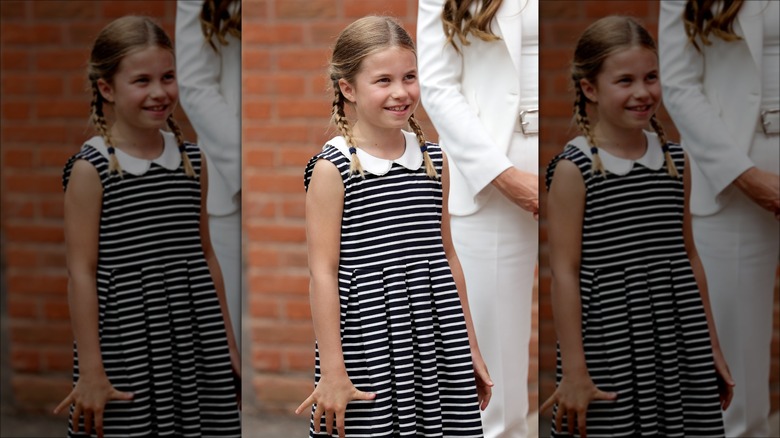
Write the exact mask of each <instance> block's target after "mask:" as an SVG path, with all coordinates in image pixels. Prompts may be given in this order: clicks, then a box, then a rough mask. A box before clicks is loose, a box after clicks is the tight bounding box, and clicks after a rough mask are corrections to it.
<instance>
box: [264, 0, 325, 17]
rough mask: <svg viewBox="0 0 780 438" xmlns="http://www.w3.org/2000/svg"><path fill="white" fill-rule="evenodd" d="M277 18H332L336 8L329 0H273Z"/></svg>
mask: <svg viewBox="0 0 780 438" xmlns="http://www.w3.org/2000/svg"><path fill="white" fill-rule="evenodd" d="M275 6H276V14H277V17H278V18H283V19H286V18H316V19H317V20H322V19H326V18H334V17H335V16H336V8H335V7H334V5H333V2H332V1H330V0H275Z"/></svg>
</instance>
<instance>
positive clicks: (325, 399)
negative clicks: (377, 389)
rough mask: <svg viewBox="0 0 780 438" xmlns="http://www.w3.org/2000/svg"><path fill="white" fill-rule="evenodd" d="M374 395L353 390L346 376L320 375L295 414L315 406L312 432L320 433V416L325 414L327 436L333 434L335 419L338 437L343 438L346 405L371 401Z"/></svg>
mask: <svg viewBox="0 0 780 438" xmlns="http://www.w3.org/2000/svg"><path fill="white" fill-rule="evenodd" d="M375 398H376V394H375V393H370V392H363V391H360V390H358V389H357V388H355V385H353V384H352V381H351V380H349V377H347V375H346V374H342V375H341V376H339V377H326V376H325V375H322V377H321V378H320V382H319V384H318V385H317V387H316V388H314V392H312V393H311V395H310V396H309V397H308V398H307V399H306V400H304V402H303V403H301V405H300V406H298V409H296V410H295V413H296V414H300V413H301V412H303V410H304V409H306V408H308V407H309V406H311V405H312V404H315V403H316V404H317V408H316V409H315V410H314V418H313V421H314V432H315V433H320V420H321V419H322V414H325V425H326V426H325V427H326V430H327V432H328V435H332V434H333V417H334V416H335V417H336V428H337V429H338V432H339V437H340V438H344V437H345V432H344V412H345V411H346V409H347V403H349V402H351V401H352V400H373V399H375Z"/></svg>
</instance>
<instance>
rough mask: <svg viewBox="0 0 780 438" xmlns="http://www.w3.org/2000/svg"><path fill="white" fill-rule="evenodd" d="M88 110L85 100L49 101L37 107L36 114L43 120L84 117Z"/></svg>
mask: <svg viewBox="0 0 780 438" xmlns="http://www.w3.org/2000/svg"><path fill="white" fill-rule="evenodd" d="M87 108H88V106H87V103H86V102H85V101H83V100H49V101H47V102H41V103H38V104H37V105H36V107H35V113H36V114H37V115H38V117H40V118H43V119H46V118H63V117H83V115H84V113H85V112H86V111H85V110H87ZM87 111H88V110H87Z"/></svg>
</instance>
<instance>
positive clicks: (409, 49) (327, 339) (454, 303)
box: [296, 17, 492, 437]
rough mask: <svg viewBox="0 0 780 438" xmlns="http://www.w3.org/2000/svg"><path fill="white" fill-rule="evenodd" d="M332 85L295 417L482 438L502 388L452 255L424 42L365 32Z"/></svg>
mask: <svg viewBox="0 0 780 438" xmlns="http://www.w3.org/2000/svg"><path fill="white" fill-rule="evenodd" d="M330 80H331V83H332V86H333V90H334V100H333V121H334V122H335V124H336V125H337V126H338V129H339V131H340V133H341V135H340V136H337V137H335V138H333V139H331V140H330V141H328V142H327V144H326V145H325V147H324V148H323V151H322V152H320V153H319V154H317V155H316V156H315V157H314V158H312V159H311V161H310V162H309V164H308V166H307V167H306V172H305V185H306V189H307V194H306V230H307V240H308V250H309V270H310V272H311V288H310V294H311V307H312V319H313V321H314V331H315V335H316V339H317V341H316V362H315V385H316V386H315V389H314V392H313V393H312V394H311V396H309V397H308V398H307V399H306V400H305V401H304V402H303V403H302V404H301V405H300V406H299V407H298V409H297V410H296V413H301V412H303V411H304V410H305V409H306V408H307V407H309V406H311V405H313V406H312V409H311V426H310V431H309V434H310V436H322V435H321V434H325V433H327V436H331V435H334V434H336V433H337V434H338V436H340V437H344V436H381V437H401V436H409V437H417V436H463V437H465V436H469V437H481V436H482V425H481V422H480V414H479V409H480V407H482V408H483V409H484V408H485V407H486V406H487V404H488V401H489V400H490V386H491V385H492V383H491V382H490V377H489V376H488V373H487V369H486V368H485V364H484V362H483V360H482V356H481V354H480V352H479V347H478V346H477V341H476V338H475V336H474V330H473V327H472V324H471V316H470V314H469V308H468V301H467V299H466V290H465V283H464V280H463V272H462V270H461V268H460V263H459V262H458V258H457V255H456V254H455V251H454V249H453V246H452V239H451V235H450V225H449V214H448V212H447V195H448V190H449V183H448V181H449V179H448V171H447V160H446V158H445V157H444V155H443V154H442V151H441V149H440V148H439V146H438V145H435V144H433V143H428V142H426V141H425V137H424V136H423V132H422V130H421V129H420V126H419V125H418V123H417V121H416V120H415V118H414V111H415V110H416V109H417V105H418V104H419V101H420V87H419V83H418V80H417V59H416V52H415V48H414V43H413V42H412V39H411V37H410V36H409V34H408V33H406V31H405V30H404V29H403V28H401V27H400V26H399V25H398V23H396V22H395V21H394V20H392V19H390V18H386V17H366V18H362V19H360V20H357V21H356V22H354V23H352V24H351V25H349V26H348V27H347V28H346V29H344V31H343V32H342V33H341V35H339V38H338V40H337V41H336V45H335V48H334V50H333V57H332V60H331V66H330ZM345 106H349V107H351V108H352V109H353V110H354V114H355V118H356V119H357V121H356V122H355V123H354V124H350V122H349V120H348V119H347V116H346V113H345ZM407 127H411V130H412V131H413V132H407V131H405V130H404V129H406V128H407ZM323 416H324V417H323Z"/></svg>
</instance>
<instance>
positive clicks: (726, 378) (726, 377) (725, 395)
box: [712, 347, 735, 411]
mask: <svg viewBox="0 0 780 438" xmlns="http://www.w3.org/2000/svg"><path fill="white" fill-rule="evenodd" d="M712 360H713V361H714V362H715V371H716V372H717V373H718V375H717V379H718V393H720V407H721V409H723V410H724V411H725V410H726V409H728V407H729V405H730V404H731V399H732V398H733V397H734V385H735V383H734V379H732V378H731V371H729V366H728V364H726V359H725V358H724V357H723V352H722V351H721V350H720V347H714V348H713V349H712Z"/></svg>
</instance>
